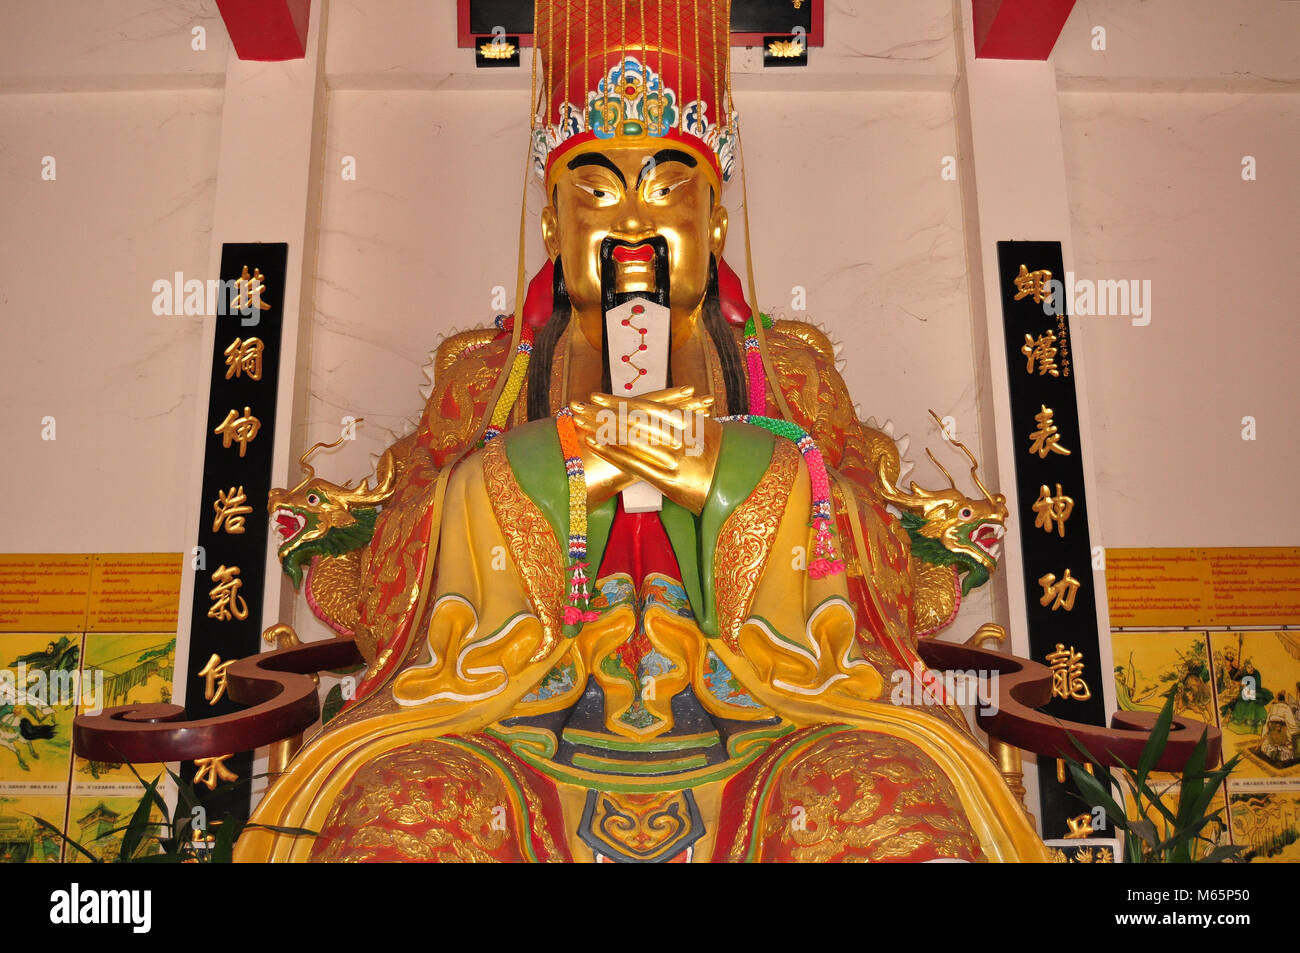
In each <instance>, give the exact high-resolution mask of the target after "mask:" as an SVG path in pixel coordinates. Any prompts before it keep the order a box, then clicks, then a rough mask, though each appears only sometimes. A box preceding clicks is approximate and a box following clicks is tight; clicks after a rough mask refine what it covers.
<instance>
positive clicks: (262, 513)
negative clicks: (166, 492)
mask: <svg viewBox="0 0 1300 953" xmlns="http://www.w3.org/2000/svg"><path fill="white" fill-rule="evenodd" d="M288 254H289V246H288V245H287V244H285V243H283V242H280V243H275V244H262V243H260V242H244V243H226V244H223V245H222V248H221V272H220V278H221V279H222V286H221V290H220V292H219V293H218V295H217V299H218V301H222V300H223V299H224V307H219V309H218V310H219V311H225V312H227V313H224V314H222V313H218V314H217V315H216V316H215V318H213V317H211V316H209V320H215V321H216V325H217V331H216V337H215V340H214V341H213V346H212V366H211V372H210V373H211V376H210V378H209V384H208V417H207V423H206V431H205V434H204V451H203V496H202V498H201V499H200V500H199V501H198V506H199V535H198V539H197V540H196V541H195V542H196V544H197V545H198V546H200V547H202V549H201V550H200V552H202V553H203V555H204V566H203V568H201V569H195V568H194V565H193V563H191V567H190V571H192V572H194V573H195V580H194V596H193V599H192V602H191V608H190V649H189V657H188V659H184V660H182V662H181V664H183V665H184V666H185V670H184V671H185V679H186V690H185V711H186V715H187V716H188V717H189V718H208V717H212V716H214V715H222V714H226V713H227V712H231V711H236V710H238V709H239V707H240V706H238V705H235V704H233V703H231V702H230V700H229V699H228V698H225V697H223V698H222V699H221V700H220V701H219V702H218V703H217V704H216V705H210V704H209V703H208V702H207V700H206V699H205V698H204V694H203V692H204V683H205V679H204V678H202V677H199V675H198V672H199V671H201V670H202V669H203V667H204V666H205V665H206V664H207V661H208V659H209V658H210V657H211V656H212V655H213V654H216V655H219V656H221V660H222V661H223V662H230V661H233V660H235V659H240V658H244V657H245V656H249V655H255V654H257V653H258V652H260V651H261V630H262V603H263V598H264V596H265V592H266V578H265V571H266V567H265V559H266V544H267V533H268V532H269V522H268V517H267V510H266V502H267V494H268V493H269V491H270V489H271V463H272V451H273V450H274V443H275V440H274V437H275V419H276V404H277V400H276V398H277V393H276V392H277V388H278V386H279V368H280V344H281V330H282V327H283V318H284V294H285V282H286V263H287V260H288ZM245 268H247V273H248V274H249V275H253V274H255V273H256V272H258V271H260V272H261V275H262V279H261V284H262V285H264V286H265V290H264V291H263V292H261V296H260V297H261V301H262V302H263V303H265V304H267V305H269V306H270V307H269V308H268V309H266V310H262V309H261V308H255V309H254V310H253V311H252V313H251V314H243V313H240V312H239V311H237V310H234V309H232V302H233V299H234V297H235V294H234V287H235V286H234V283H235V282H236V281H238V280H239V279H240V277H241V276H242V275H243V274H244V269H245ZM236 338H239V339H241V340H243V341H248V340H249V339H250V338H257V339H258V340H260V341H261V342H262V344H263V348H262V373H261V380H253V379H251V378H249V377H248V376H247V375H246V374H244V373H240V374H238V375H232V376H230V377H227V371H228V369H229V368H228V365H227V362H226V349H227V347H229V346H230V345H231V343H232V342H233V341H234V340H235V339H236ZM245 408H248V409H249V411H250V412H251V415H252V416H254V417H256V418H257V419H258V421H259V427H258V431H257V433H256V435H255V436H254V437H253V439H252V440H250V441H249V442H248V443H247V445H246V450H245V453H244V455H243V456H242V457H241V456H240V454H239V444H238V442H232V443H231V445H230V446H228V447H227V446H225V445H224V438H223V437H222V435H221V434H219V433H217V428H218V427H220V426H221V425H222V423H223V422H224V421H225V420H226V418H227V415H228V414H229V413H230V411H232V410H233V411H235V413H236V415H243V413H244V409H245ZM240 486H242V487H243V488H244V495H245V496H246V497H247V504H246V505H247V506H250V507H252V512H251V513H249V514H247V516H246V517H245V518H244V532H243V533H240V534H231V533H228V532H225V531H224V529H222V530H216V531H214V529H213V521H214V518H215V517H216V511H215V509H214V507H213V504H214V502H215V501H216V500H217V499H218V494H219V493H220V492H221V491H229V490H230V488H231V487H240ZM193 558H194V557H193V556H192V557H191V559H193ZM222 566H225V567H232V566H237V567H238V568H239V575H238V579H239V580H240V581H241V582H242V585H241V586H240V588H239V590H238V596H239V597H240V598H242V599H243V601H244V604H245V605H246V607H247V615H246V617H245V618H243V619H237V618H229V619H225V620H220V619H216V618H213V617H211V616H210V615H209V610H210V609H211V607H212V605H213V599H212V597H211V596H210V592H211V591H212V589H213V588H214V586H216V585H217V582H216V581H214V579H213V573H215V572H217V571H218V569H219V568H220V567H222ZM231 753H232V754H234V757H232V758H230V759H229V760H228V761H227V762H226V763H225V764H226V767H227V768H229V769H230V770H232V771H234V772H235V773H236V774H238V775H239V779H240V780H241V781H243V782H244V783H243V784H241V785H239V786H238V787H236V788H235V789H233V790H232V791H229V792H227V796H225V797H221V798H218V799H214V800H213V802H212V803H211V804H210V805H209V807H208V813H209V819H210V820H213V821H218V820H220V819H221V818H222V817H223V816H225V815H226V814H227V813H230V814H233V815H235V816H239V817H247V816H248V811H249V788H250V785H249V783H248V778H249V775H250V774H251V773H252V766H253V754H252V752H231ZM194 771H195V766H194V764H193V762H186V763H185V764H184V765H183V767H182V772H181V773H182V776H184V777H186V778H193V776H194ZM219 783H220V782H219Z"/></svg>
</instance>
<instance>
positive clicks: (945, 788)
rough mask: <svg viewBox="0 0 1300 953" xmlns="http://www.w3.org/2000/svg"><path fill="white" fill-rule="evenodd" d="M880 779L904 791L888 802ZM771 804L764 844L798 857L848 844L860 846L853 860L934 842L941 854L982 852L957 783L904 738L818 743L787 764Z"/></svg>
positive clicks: (813, 857)
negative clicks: (952, 782) (959, 799)
mask: <svg viewBox="0 0 1300 953" xmlns="http://www.w3.org/2000/svg"><path fill="white" fill-rule="evenodd" d="M880 781H888V782H890V786H891V787H892V788H896V789H897V790H898V791H899V793H898V794H897V795H895V796H893V797H892V799H890V800H889V801H887V800H886V794H885V792H884V791H883V790H882V789H881V787H880V786H879V782H880ZM850 790H851V791H852V794H848V793H847V792H848V791H850ZM768 807H769V811H768V814H767V816H766V817H765V818H764V820H763V822H762V823H763V838H762V839H763V842H764V845H765V846H776V847H778V849H779V850H780V854H781V856H782V857H783V858H787V859H790V860H793V861H796V862H804V863H820V862H825V861H829V860H832V859H835V858H837V857H838V855H840V854H841V853H842V852H843V851H844V850H845V849H853V850H855V851H857V852H859V855H858V857H856V858H845V859H861V860H872V861H880V860H889V859H898V858H906V857H910V856H912V855H913V854H914V853H915V851H917V850H918V849H919V848H921V847H924V846H926V845H927V844H928V845H930V847H931V848H932V849H933V850H934V852H935V853H936V854H937V855H938V856H940V857H953V858H965V857H978V856H979V854H980V850H979V842H978V840H977V838H976V837H975V834H974V832H973V831H972V830H971V829H970V827H969V826H968V824H967V823H966V822H965V820H964V815H963V812H962V809H961V805H960V803H959V802H958V800H957V796H956V792H955V791H954V790H953V787H952V784H951V782H950V781H948V779H947V778H946V777H945V776H944V775H943V774H942V772H941V771H940V770H939V769H938V767H937V766H936V765H935V764H934V763H933V762H932V761H930V760H929V759H928V758H926V757H925V755H923V754H922V753H921V751H920V750H919V749H918V748H916V746H915V745H912V744H909V743H908V742H905V741H902V740H901V739H897V738H888V737H881V736H879V735H872V736H870V737H867V736H863V735H860V734H858V733H856V732H842V733H840V734H836V735H831V736H830V737H828V738H824V739H821V740H820V741H817V742H815V743H813V744H812V745H810V746H809V747H808V748H807V749H806V750H805V751H803V752H801V753H800V754H799V755H797V756H796V757H795V758H794V759H793V760H792V761H791V762H790V763H789V764H788V765H786V766H785V767H784V768H782V769H781V771H780V774H779V777H778V780H777V784H776V792H775V796H774V797H773V798H772V800H771V801H770V802H769V805H768ZM796 808H797V810H796ZM918 808H919V809H921V810H919V811H918V810H916V809H918ZM926 808H928V810H925V809H926ZM908 809H911V810H908Z"/></svg>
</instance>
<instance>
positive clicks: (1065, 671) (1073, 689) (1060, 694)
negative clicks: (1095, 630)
mask: <svg viewBox="0 0 1300 953" xmlns="http://www.w3.org/2000/svg"><path fill="white" fill-rule="evenodd" d="M1047 664H1048V665H1049V666H1051V669H1052V694H1053V695H1055V696H1056V697H1057V698H1065V699H1071V698H1072V699H1074V700H1075V701H1077V702H1086V701H1087V700H1088V699H1090V698H1091V697H1092V692H1091V691H1089V690H1088V684H1087V683H1086V682H1085V681H1084V680H1083V654H1082V653H1081V652H1076V651H1075V650H1074V646H1073V645H1072V646H1070V647H1069V648H1068V649H1067V648H1066V647H1065V645H1064V643H1061V642H1057V643H1056V651H1055V652H1048V653H1047Z"/></svg>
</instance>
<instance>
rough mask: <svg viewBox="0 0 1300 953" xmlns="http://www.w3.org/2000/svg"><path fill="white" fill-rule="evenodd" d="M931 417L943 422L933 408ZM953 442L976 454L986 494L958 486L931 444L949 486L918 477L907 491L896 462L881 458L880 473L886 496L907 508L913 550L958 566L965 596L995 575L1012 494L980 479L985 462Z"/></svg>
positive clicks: (975, 468) (973, 471) (975, 467)
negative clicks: (973, 494) (927, 485)
mask: <svg viewBox="0 0 1300 953" xmlns="http://www.w3.org/2000/svg"><path fill="white" fill-rule="evenodd" d="M930 416H931V417H934V419H935V421H936V422H939V418H938V417H937V416H935V413H934V411H930ZM940 426H942V423H941V422H940ZM952 442H953V443H954V444H956V445H957V447H958V448H959V449H960V450H961V451H962V452H963V453H965V454H966V456H967V457H968V458H969V459H970V462H971V468H970V475H971V479H973V480H974V481H975V485H976V486H977V487H979V490H980V492H981V493H983V494H984V499H982V500H975V499H971V498H970V497H968V496H966V495H965V494H964V493H962V492H961V491H960V490H958V489H957V483H956V481H954V480H953V478H952V474H950V473H949V472H948V471H947V469H945V468H944V466H943V464H941V463H940V462H939V461H938V460H936V459H935V456H934V454H933V453H931V452H930V451H929V450H928V449H927V450H926V451H925V452H926V455H927V456H929V458H930V459H931V460H932V461H933V462H934V465H935V466H937V467H938V468H939V469H940V470H942V471H943V475H944V476H946V477H947V478H948V483H949V484H950V488H949V489H946V490H926V489H922V488H921V487H918V486H917V485H916V483H915V482H913V483H912V484H911V487H910V491H909V492H906V493H905V492H903V491H902V490H900V489H899V488H898V486H896V485H895V482H894V481H895V480H896V479H897V476H898V468H897V464H896V463H895V464H894V465H893V466H892V467H891V466H885V465H879V463H878V470H877V474H876V475H877V478H878V480H879V482H880V487H881V495H883V496H884V497H885V499H887V500H888V501H889V502H891V503H893V504H894V505H895V506H897V507H898V508H899V509H900V510H902V511H903V516H902V523H903V528H904V529H906V530H907V532H908V535H909V536H910V537H911V538H912V555H913V556H915V557H917V558H918V559H923V560H925V561H926V562H929V563H934V564H936V565H939V566H954V567H955V568H956V570H957V572H958V574H960V575H961V577H962V584H961V593H962V595H963V596H965V595H967V594H968V593H969V592H970V591H971V590H972V589H976V588H978V587H979V586H982V585H984V583H986V582H988V579H989V575H990V574H991V573H992V572H993V570H994V569H996V568H997V564H998V556H1000V555H1001V553H1002V542H1001V540H1002V537H1003V536H1004V535H1005V534H1006V527H1005V526H1004V525H1003V524H1004V523H1005V521H1006V518H1007V498H1006V497H1005V496H1003V495H1002V494H1001V493H998V494H990V493H989V491H988V489H987V488H986V487H985V486H984V484H983V483H982V482H981V481H980V478H979V463H978V462H977V461H976V460H975V457H974V455H973V454H972V453H971V452H970V451H969V450H968V449H966V445H965V444H963V443H961V442H960V441H957V440H953V441H952ZM884 462H885V461H884V460H883V459H882V460H881V461H880V463H884ZM891 470H892V471H893V472H892V473H891V472H890V471H891Z"/></svg>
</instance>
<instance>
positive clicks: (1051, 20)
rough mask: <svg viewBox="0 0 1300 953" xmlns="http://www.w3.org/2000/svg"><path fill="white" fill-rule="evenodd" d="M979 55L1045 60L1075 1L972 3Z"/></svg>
mask: <svg viewBox="0 0 1300 953" xmlns="http://www.w3.org/2000/svg"><path fill="white" fill-rule="evenodd" d="M971 7H972V10H973V13H974V20H975V24H974V25H975V55H976V56H977V57H980V58H982V59H992V60H1045V59H1047V57H1048V56H1049V55H1051V52H1052V47H1053V46H1055V45H1056V38H1057V37H1058V36H1060V35H1061V28H1062V27H1063V26H1065V21H1066V19H1067V18H1068V17H1069V16H1070V11H1071V10H1072V9H1074V0H971Z"/></svg>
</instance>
